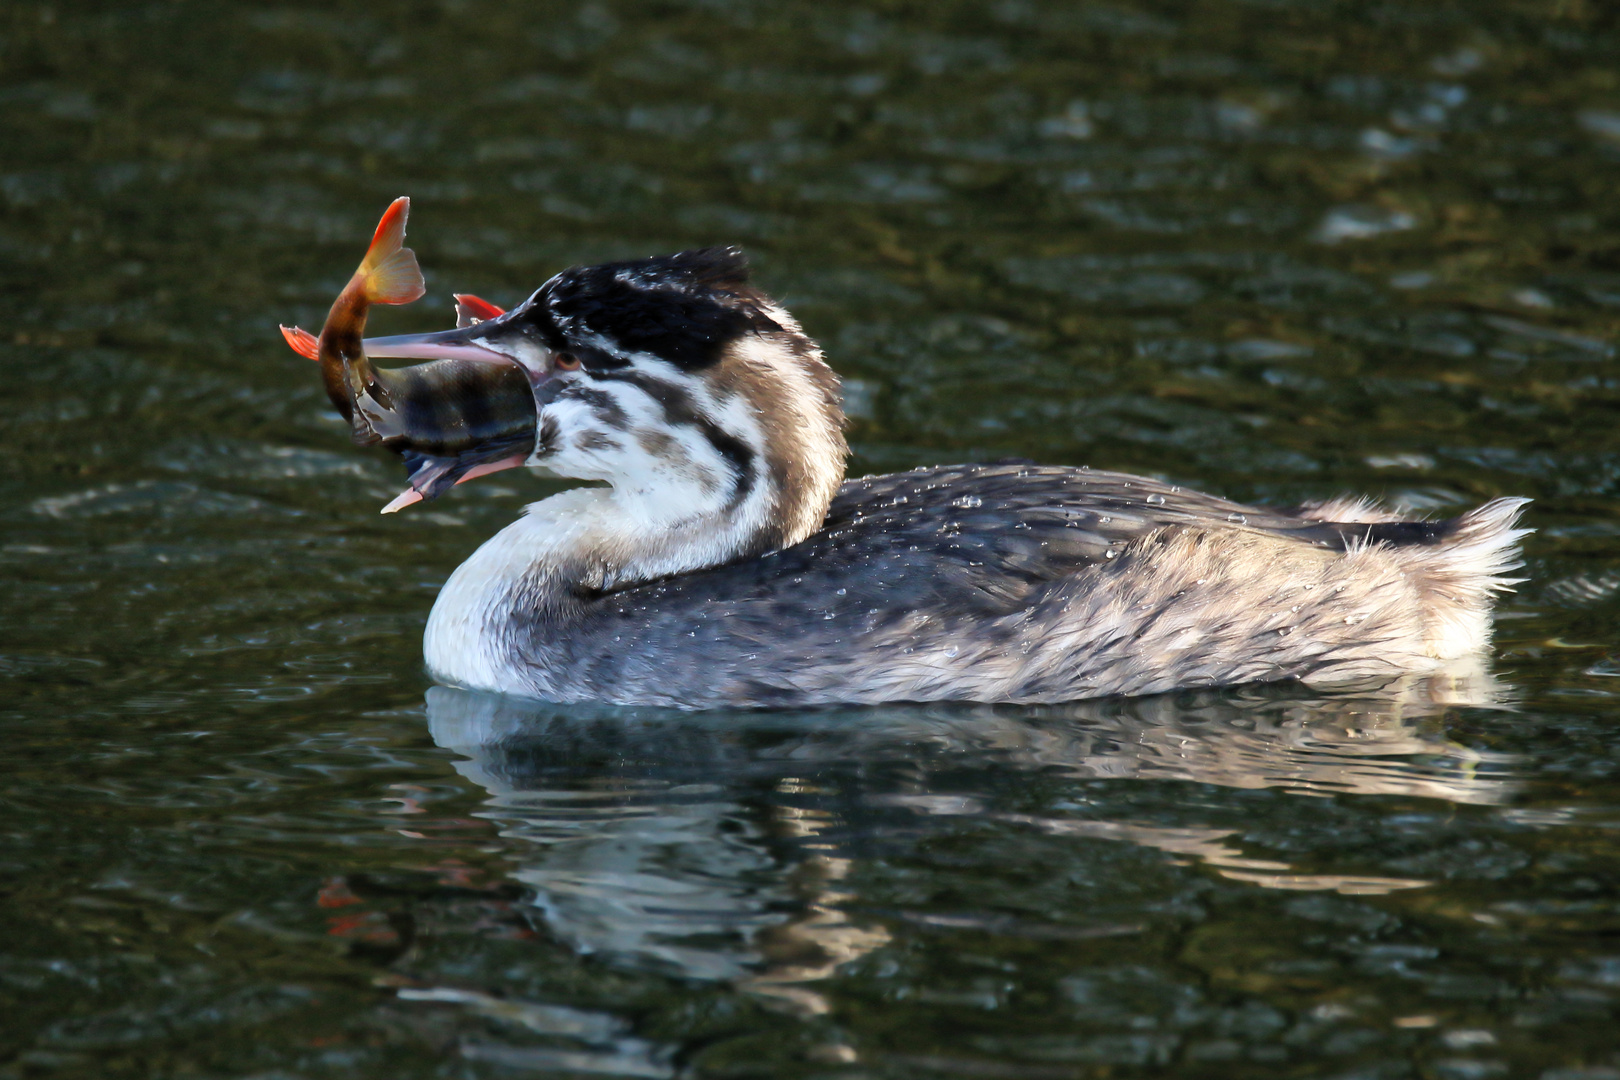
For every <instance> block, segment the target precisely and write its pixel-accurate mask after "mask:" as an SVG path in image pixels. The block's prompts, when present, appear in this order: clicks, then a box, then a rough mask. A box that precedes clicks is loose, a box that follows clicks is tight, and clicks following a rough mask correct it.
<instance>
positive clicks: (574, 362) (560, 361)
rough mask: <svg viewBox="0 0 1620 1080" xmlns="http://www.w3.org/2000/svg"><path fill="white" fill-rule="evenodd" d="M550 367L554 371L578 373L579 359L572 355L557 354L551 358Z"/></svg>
mask: <svg viewBox="0 0 1620 1080" xmlns="http://www.w3.org/2000/svg"><path fill="white" fill-rule="evenodd" d="M551 366H552V368H553V369H554V370H556V371H578V370H579V357H577V356H575V355H574V354H573V353H558V354H557V355H556V356H554V357H552V358H551Z"/></svg>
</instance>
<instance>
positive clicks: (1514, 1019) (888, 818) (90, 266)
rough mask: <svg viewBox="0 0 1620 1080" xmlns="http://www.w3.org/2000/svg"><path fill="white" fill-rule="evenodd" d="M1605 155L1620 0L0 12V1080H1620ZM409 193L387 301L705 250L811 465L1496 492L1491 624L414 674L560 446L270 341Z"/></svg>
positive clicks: (389, 327) (1612, 114)
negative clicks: (450, 678) (1333, 685)
mask: <svg viewBox="0 0 1620 1080" xmlns="http://www.w3.org/2000/svg"><path fill="white" fill-rule="evenodd" d="M1617 180H1620V23H1617V21H1616V18H1615V15H1614V9H1613V8H1612V6H1611V5H1608V4H1604V3H1601V2H1598V0H1516V2H1511V3H1510V2H1505V0H1503V2H1497V0H1471V2H1469V3H1465V4H1442V3H1428V4H1423V3H1416V4H1414V3H1400V2H1389V3H1349V2H1341V3H1334V2H1329V0H1321V2H1316V0H1292V2H1290V0H1272V2H1260V0H1255V2H1249V3H1239V2H1235V0H1229V2H1215V0H1210V2H1202V3H1198V2H1188V3H1171V2H1158V3H1155V2H1151V0H1134V2H1133V0H1119V2H1108V3H1087V2H1081V0H1074V2H1059V0H999V2H994V0H985V2H981V3H955V2H950V0H933V2H929V3H901V2H881V0H875V2H873V3H870V4H867V5H864V6H863V5H860V4H855V3H843V2H831V0H818V2H814V3H810V2H803V3H800V2H785V0H784V2H776V0H773V2H763V0H761V2H753V0H723V2H721V0H709V2H705V0H665V2H660V3H651V2H648V3H631V2H624V0H620V2H600V3H597V2H587V3H579V4H568V5H562V4H546V5H520V4H505V5H502V4H496V3H492V2H488V0H464V2H463V0H422V2H418V3H414V4H410V5H384V4H355V3H349V2H348V0H328V2H326V3H322V4H307V5H303V6H293V5H289V6H274V5H271V4H249V3H238V4H205V3H201V2H199V0H188V2H174V3H144V2H142V0H132V2H126V3H120V4H104V5H97V4H95V3H92V2H89V0H86V2H82V3H75V4H71V5H62V6H55V5H47V4H40V3H36V2H32V0H30V2H18V3H12V4H10V5H8V6H5V7H4V8H3V9H0V395H3V407H0V451H3V456H4V461H5V464H6V467H5V469H4V470H3V472H0V515H3V517H4V523H3V530H0V612H3V616H0V725H3V732H4V739H5V745H6V750H5V753H4V755H3V758H0V760H3V761H4V763H5V766H6V768H5V782H4V785H3V786H0V802H3V813H0V870H3V873H0V906H3V915H0V926H3V927H4V930H3V932H0V1077H3V1078H22V1077H29V1078H32V1077H96V1078H102V1077H107V1078H118V1077H171V1076H172V1077H256V1078H266V1080H268V1078H275V1080H282V1078H294V1077H310V1078H315V1077H345V1078H348V1077H368V1078H369V1077H376V1078H414V1077H492V1078H493V1077H509V1076H523V1075H547V1076H550V1075H558V1076H570V1075H571V1076H626V1077H686V1076H690V1077H812V1076H814V1077H827V1078H847V1080H855V1078H858V1077H874V1078H877V1077H883V1078H901V1077H904V1078H913V1077H916V1078H932V1077H953V1076H972V1077H1008V1078H1026V1077H1027V1078H1032V1080H1046V1078H1055V1080H1063V1078H1071V1077H1075V1078H1079V1077H1088V1078H1089V1077H1101V1076H1164V1075H1173V1076H1195V1077H1233V1076H1243V1077H1277V1078H1282V1077H1289V1078H1292V1077H1305V1076H1310V1077H1318V1076H1320V1077H1344V1078H1368V1080H1386V1078H1399V1077H1422V1078H1438V1080H1475V1078H1484V1080H1489V1078H1495V1077H1519V1076H1524V1077H1539V1078H1543V1080H1577V1078H1586V1080H1602V1078H1611V1080H1612V1078H1615V1077H1620V1036H1617V1035H1616V1034H1615V1032H1616V1030H1617V1028H1616V1026H1615V1020H1616V1012H1617V1003H1620V891H1617V877H1620V873H1617V872H1620V867H1617V863H1616V858H1617V855H1620V848H1617V845H1616V841H1615V837H1616V832H1615V830H1616V828H1617V827H1620V778H1617V777H1616V769H1617V766H1620V740H1617V738H1616V731H1615V716H1616V706H1617V704H1620V701H1617V698H1616V694H1617V692H1620V656H1617V653H1620V632H1617V630H1616V628H1615V620H1616V616H1617V614H1620V536H1617V530H1620V520H1617V517H1616V514H1615V511H1614V500H1615V496H1616V493H1617V487H1620V430H1617V426H1620V425H1617V420H1620V414H1617V411H1616V404H1617V400H1620V399H1617V395H1616V385H1617V378H1620V376H1617V360H1620V358H1617V356H1616V345H1615V341H1616V336H1617V335H1616V330H1617V322H1620V216H1617V212H1616V209H1615V207H1616V205H1617V201H1620V200H1617V197H1620V182H1617ZM400 194H409V195H411V196H413V198H414V200H415V203H414V211H415V212H414V215H413V219H412V222H411V224H412V234H411V235H412V243H413V245H414V247H415V248H416V249H417V251H418V253H419V254H420V256H421V259H422V262H423V264H424V266H425V267H426V269H427V275H428V286H429V294H428V297H427V299H426V300H425V301H424V302H422V303H420V304H418V305H416V306H414V307H412V308H409V309H402V310H390V311H387V312H383V313H380V314H379V315H378V317H377V318H376V319H374V326H376V327H377V328H378V329H379V330H380V331H381V332H385V333H386V332H404V331H407V330H415V329H434V328H438V327H440V326H444V325H447V324H448V320H449V319H450V307H449V295H450V293H451V291H452V290H454V291H470V292H475V293H479V294H481V295H484V296H486V297H489V298H490V299H492V300H496V301H498V302H502V303H512V302H515V301H517V300H519V299H521V298H522V297H524V296H525V295H527V293H528V292H529V291H531V290H532V289H533V288H534V287H535V286H536V285H538V284H539V283H540V282H541V281H542V280H543V279H544V278H545V277H547V276H548V275H549V274H551V273H552V272H554V271H555V270H557V269H559V268H561V267H563V266H565V265H567V264H569V263H575V262H581V261H590V260H597V259H602V258H608V257H617V256H628V255H637V254H648V253H652V252H659V251H668V250H673V249H677V248H680V247H683V246H692V245H698V244H708V243H723V242H736V243H741V244H743V245H745V246H746V247H747V248H748V249H749V251H750V252H751V254H752V256H753V259H754V263H755V266H756V267H757V274H758V277H759V279H760V280H761V281H762V282H763V283H764V284H765V286H766V287H767V288H768V289H770V290H771V291H773V292H774V293H776V294H778V295H780V296H781V297H782V298H783V300H784V301H785V302H786V303H787V304H788V305H789V306H790V307H791V308H792V310H793V311H794V312H795V313H796V314H798V315H799V317H800V318H801V320H802V321H803V323H804V324H805V326H806V327H807V329H808V330H809V331H810V332H811V333H812V334H814V335H816V336H817V337H818V338H819V339H820V340H822V341H823V342H824V343H825V345H826V347H827V349H828V352H829V356H830V358H831V359H832V361H833V363H834V365H835V366H836V367H837V368H838V369H839V370H840V371H841V372H842V373H843V374H844V375H845V376H846V380H847V381H846V387H847V399H848V404H849V409H850V412H851V414H852V416H853V418H854V422H853V426H852V429H851V437H852V441H853V444H854V447H855V451H856V455H855V460H854V462H853V464H852V468H853V469H854V470H855V471H881V470H891V469H898V468H908V467H911V466H914V465H918V464H924V463H930V462H944V461H960V460H991V459H995V458H1000V457H1003V456H1009V455H1022V456H1028V457H1033V458H1036V459H1038V460H1041V461H1050V462H1065V463H1075V464H1079V463H1087V464H1091V465H1094V466H1098V467H1108V468H1118V469H1129V470H1137V471H1143V472H1149V473H1153V474H1155V475H1159V476H1164V477H1168V478H1172V479H1174V480H1175V481H1176V482H1178V483H1186V484H1189V485H1197V486H1199V487H1202V488H1205V489H1208V490H1213V491H1216V492H1219V493H1221V494H1224V495H1229V496H1233V497H1237V498H1241V499H1249V500H1259V501H1270V502H1278V503H1282V502H1291V501H1298V500H1301V499H1306V498H1321V497H1325V496H1330V495H1334V494H1338V493H1341V492H1346V491H1353V492H1370V493H1374V494H1378V495H1381V496H1383V497H1385V498H1387V499H1389V500H1391V501H1393V502H1397V503H1400V504H1404V505H1406V506H1410V507H1415V508H1418V509H1420V510H1422V511H1425V512H1432V513H1446V512H1452V511H1455V510H1458V509H1461V508H1463V507H1466V506H1468V505H1471V504H1473V503H1476V502H1478V501H1480V500H1483V499H1484V498H1487V497H1490V496H1494V495H1501V494H1520V495H1528V496H1532V497H1534V498H1535V499H1536V503H1535V505H1534V507H1533V508H1532V511H1531V516H1530V521H1529V523H1530V524H1532V525H1534V526H1535V527H1536V528H1537V529H1538V530H1539V532H1538V533H1537V534H1536V535H1535V536H1534V537H1533V538H1532V539H1531V540H1530V542H1529V544H1528V549H1527V556H1528V569H1527V577H1528V581H1527V582H1526V583H1525V584H1523V585H1522V586H1521V587H1520V589H1519V591H1518V592H1517V593H1516V594H1515V595H1513V596H1511V597H1509V598H1507V600H1506V601H1505V602H1504V604H1503V606H1502V609H1501V615H1500V620H1499V623H1498V627H1499V630H1498V641H1499V650H1498V655H1497V658H1496V668H1495V673H1494V676H1483V675H1478V674H1475V675H1474V676H1471V677H1470V678H1468V679H1465V680H1463V681H1462V682H1452V681H1447V680H1436V681H1431V682H1428V683H1414V684H1411V685H1402V686H1394V687H1387V688H1383V689H1380V690H1376V691H1368V692H1366V693H1364V694H1360V695H1339V696H1331V695H1309V694H1305V693H1303V692H1301V691H1298V690H1297V689H1292V688H1288V687H1274V688H1260V689H1244V690H1236V691H1229V692H1222V693H1215V694H1206V695H1187V696H1183V697H1176V698H1172V699H1155V700H1146V701H1127V702H1101V703H1089V704H1082V705H1076V706H1072V707H1065V708H1041V709H1019V708H1010V707H989V706H965V705H952V706H906V707H895V708H887V709H873V710H862V711H852V712H839V711H820V712H811V713H803V714H798V713H795V714H770V713H765V714H758V713H756V714H742V715H735V714H731V715H727V714H702V715H675V714H663V713H649V712H634V711H622V710H621V711H604V710H586V709H562V708H549V707H544V706H540V705H529V706H526V705H523V704H520V703H516V702H510V701H505V702H503V701H500V700H497V699H490V698H481V697H477V696H474V695H468V694H464V693H461V692H457V691H451V690H445V689H442V688H431V687H430V685H429V683H428V681H427V680H426V679H425V677H424V676H423V674H422V671H421V667H420V656H421V652H420V633H421V629H422V625H423V622H424V619H425V616H426V613H427V610H428V608H429V606H430V604H431V602H432V600H433V597H434V594H435V591H436V589H437V588H438V586H439V584H440V583H441V582H442V581H443V580H444V578H445V576H446V575H447V574H448V573H449V571H450V570H451V569H452V568H453V567H454V566H455V565H456V564H457V563H458V562H459V561H460V560H461V559H462V558H464V557H465V556H466V555H467V554H468V553H469V552H470V551H471V550H472V549H473V548H474V547H475V546H476V545H477V544H478V543H479V542H480V541H481V540H482V539H483V538H484V537H486V536H487V535H489V534H490V533H492V532H493V531H494V530H495V529H496V528H498V527H499V526H500V525H502V524H503V523H505V522H506V521H508V520H510V519H511V517H512V516H513V515H514V514H515V512H516V511H517V509H518V507H519V506H521V505H522V504H523V503H524V502H525V501H528V500H531V499H533V498H536V497H538V496H540V495H543V494H545V493H548V492H549V491H553V490H556V489H555V487H546V486H544V485H543V484H542V483H541V482H539V481H534V480H530V479H528V478H524V477H518V476H517V475H516V474H513V473H506V474H503V475H502V476H501V477H497V478H494V479H492V480H486V481H482V482H479V483H477V484H473V485H469V486H468V487H465V488H460V489H457V490H456V491H455V492H454V493H452V494H451V495H449V496H447V497H445V498H443V499H441V500H439V501H438V502H437V503H434V504H432V505H430V506H428V507H425V508H424V507H418V508H415V509H413V510H411V511H410V512H408V513H405V514H401V515H398V516H397V517H388V518H383V517H379V516H378V514H377V509H378V508H379V507H380V506H381V505H382V503H384V502H385V501H386V500H387V499H388V498H389V497H390V496H391V495H392V494H394V493H395V492H396V491H397V490H398V487H399V485H400V484H401V478H402V473H401V471H400V469H399V467H398V464H397V462H395V461H393V460H390V459H388V458H387V457H386V456H384V455H381V454H376V453H368V452H361V451H358V450H356V449H354V448H353V447H351V446H350V445H349V444H348V440H347V436H346V433H345V431H344V428H343V426H342V425H341V424H340V423H339V421H338V420H337V419H336V417H335V416H334V415H333V414H332V413H331V411H330V410H329V408H328V407H327V405H326V402H325V400H324V397H323V395H322V393H321V390H320V387H319V383H318V380H317V378H316V377H315V373H314V370H313V368H312V367H311V366H310V365H309V364H308V363H307V362H306V361H304V360H301V359H299V358H297V357H295V356H293V355H292V354H291V353H289V352H288V351H287V349H286V348H285V347H284V346H283V345H282V344H281V343H280V342H279V340H278V337H277V334H276V332H275V326H276V323H277V322H280V321H285V322H294V321H297V322H302V323H303V324H304V325H305V326H312V325H316V324H318V323H319V321H320V319H321V317H322V315H323V314H324V312H325V309H326V306H327V304H328V303H329V302H330V299H331V297H332V296H333V294H334V293H335V291H336V290H337V289H338V287H339V286H340V285H341V284H342V283H343V281H344V280H346V277H347V275H348V273H349V271H350V269H351V268H352V267H353V265H354V263H355V262H356V260H357V259H358V257H359V254H360V252H361V250H362V249H363V246H364V242H365V239H366V237H367V236H368V235H369V231H370V228H371V226H372V224H373V223H374V222H375V220H376V217H377V215H378V213H379V212H380V211H381V209H382V208H383V207H384V206H385V205H386V204H387V201H388V200H389V199H390V198H392V197H394V196H396V195H400ZM1492 679H1494V683H1493V682H1492V681H1491V680H1492ZM1482 702H1494V704H1481V703H1482Z"/></svg>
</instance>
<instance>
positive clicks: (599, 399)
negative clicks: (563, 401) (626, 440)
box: [557, 385, 630, 431]
mask: <svg viewBox="0 0 1620 1080" xmlns="http://www.w3.org/2000/svg"><path fill="white" fill-rule="evenodd" d="M557 396H558V397H565V398H572V399H574V400H575V401H582V402H584V403H585V404H586V405H589V406H590V407H591V408H592V409H593V410H594V411H595V412H596V418H597V419H598V420H600V421H602V423H604V424H606V425H607V426H608V427H610V428H614V429H615V430H618V431H624V430H625V429H627V428H628V427H629V426H630V417H628V416H626V415H625V412H624V409H622V408H621V407H620V406H619V403H618V402H617V401H615V400H613V395H612V394H610V393H608V392H607V391H606V390H593V389H591V388H590V387H589V386H578V385H575V386H570V387H568V388H567V389H566V390H564V391H563V392H562V393H560V394H558V395H557Z"/></svg>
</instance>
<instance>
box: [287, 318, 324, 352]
mask: <svg viewBox="0 0 1620 1080" xmlns="http://www.w3.org/2000/svg"><path fill="white" fill-rule="evenodd" d="M281 336H282V337H284V338H286V339H287V344H288V345H290V346H291V347H292V351H293V352H295V353H297V354H298V355H299V356H307V357H309V359H311V360H319V359H320V358H321V344H320V342H319V341H318V340H317V339H316V337H315V335H314V334H312V333H310V332H309V331H308V330H305V329H302V328H301V327H297V326H283V327H282V328H281Z"/></svg>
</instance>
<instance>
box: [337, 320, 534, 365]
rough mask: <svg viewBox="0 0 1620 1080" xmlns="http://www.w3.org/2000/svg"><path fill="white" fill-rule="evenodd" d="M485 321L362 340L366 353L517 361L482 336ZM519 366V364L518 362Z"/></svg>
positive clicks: (370, 354) (414, 357) (391, 355)
mask: <svg viewBox="0 0 1620 1080" xmlns="http://www.w3.org/2000/svg"><path fill="white" fill-rule="evenodd" d="M489 331H490V327H489V325H488V324H487V323H476V324H474V325H472V326H464V327H461V328H459V329H456V330H440V331H439V332H438V333H434V334H396V335H394V336H393V337H377V338H366V339H365V341H363V342H362V343H361V347H362V348H363V349H364V350H365V353H366V355H367V356H370V357H373V358H377V357H398V358H400V359H412V360H471V361H474V362H475V363H481V364H516V363H517V358H516V357H513V356H510V355H508V354H506V353H504V352H501V351H499V350H498V349H495V348H493V347H491V346H490V345H489V344H487V343H485V341H483V340H481V339H483V338H485V337H487V335H488V334H489ZM519 366H521V365H519Z"/></svg>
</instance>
